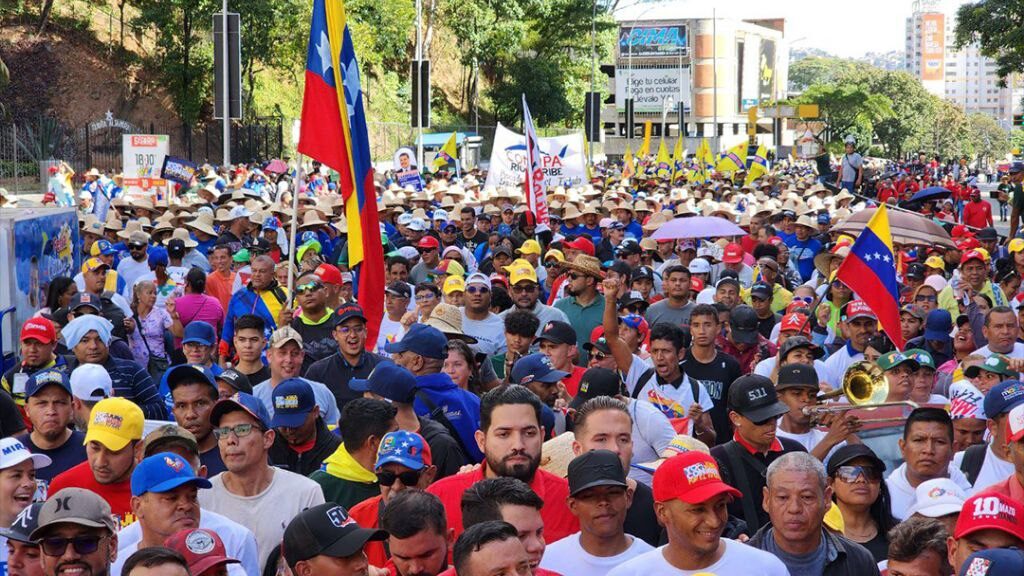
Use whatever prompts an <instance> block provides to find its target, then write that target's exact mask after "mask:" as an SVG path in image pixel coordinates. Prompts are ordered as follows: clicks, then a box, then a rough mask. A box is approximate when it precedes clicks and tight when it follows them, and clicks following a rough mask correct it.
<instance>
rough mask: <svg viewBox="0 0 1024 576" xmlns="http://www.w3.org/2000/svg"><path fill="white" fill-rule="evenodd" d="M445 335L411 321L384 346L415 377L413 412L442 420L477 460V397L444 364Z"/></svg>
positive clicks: (478, 455)
mask: <svg viewBox="0 0 1024 576" xmlns="http://www.w3.org/2000/svg"><path fill="white" fill-rule="evenodd" d="M447 345H448V338H446V337H445V335H444V333H443V332H441V331H440V330H438V329H437V328H434V327H432V326H427V325H426V324H413V325H412V326H410V327H409V330H408V331H407V332H406V333H405V336H403V337H402V339H401V340H399V341H397V342H389V343H388V344H387V345H386V346H385V347H384V350H385V351H386V352H387V353H388V354H391V359H392V360H394V362H395V364H398V365H399V366H401V367H403V368H405V369H406V370H408V371H410V372H412V374H413V376H415V377H416V388H417V392H416V401H415V402H414V407H415V410H416V413H417V414H419V415H421V416H429V417H430V418H432V419H434V420H436V421H438V422H439V423H441V424H442V425H443V426H444V427H445V428H447V429H448V431H449V432H452V434H453V436H457V437H458V439H459V441H460V443H461V445H462V448H463V451H464V452H465V453H466V456H467V457H468V458H469V460H470V462H479V461H480V460H481V459H482V458H483V456H484V454H483V452H481V451H480V448H479V447H478V446H477V442H476V437H475V433H476V430H477V428H479V427H480V398H478V397H477V396H476V395H474V394H473V393H471V392H469V391H468V390H463V389H462V388H459V387H458V386H457V385H456V384H455V382H453V381H452V379H451V377H450V376H448V374H445V373H444V372H442V371H441V368H443V367H444V359H445V355H446V354H445V350H446V348H447Z"/></svg>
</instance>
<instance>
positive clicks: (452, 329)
mask: <svg viewBox="0 0 1024 576" xmlns="http://www.w3.org/2000/svg"><path fill="white" fill-rule="evenodd" d="M423 323H424V324H426V325H427V326H433V327H434V328H437V329H438V330H440V331H441V332H443V333H444V335H445V336H447V337H448V339H449V340H451V339H452V338H455V339H457V340H462V341H464V342H466V343H467V344H476V342H477V339H476V338H474V337H472V336H468V335H466V334H465V333H464V332H463V330H462V312H461V311H459V308H458V307H456V306H452V305H451V304H446V303H444V302H442V303H440V304H438V305H437V306H435V307H434V310H433V311H432V312H431V313H430V317H429V318H427V319H426V320H424V321H423Z"/></svg>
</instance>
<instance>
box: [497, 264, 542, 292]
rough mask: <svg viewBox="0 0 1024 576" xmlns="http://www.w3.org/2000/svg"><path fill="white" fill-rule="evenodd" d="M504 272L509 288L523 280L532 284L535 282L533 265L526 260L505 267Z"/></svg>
mask: <svg viewBox="0 0 1024 576" xmlns="http://www.w3.org/2000/svg"><path fill="white" fill-rule="evenodd" d="M505 270H507V271H508V282H509V285H510V286H515V285H516V284H518V283H520V282H522V281H523V280H529V281H530V282H533V283H534V284H538V283H539V282H537V271H536V270H534V269H533V265H532V264H530V263H529V262H527V261H526V260H516V261H515V262H513V263H512V264H511V265H509V266H506V267H505Z"/></svg>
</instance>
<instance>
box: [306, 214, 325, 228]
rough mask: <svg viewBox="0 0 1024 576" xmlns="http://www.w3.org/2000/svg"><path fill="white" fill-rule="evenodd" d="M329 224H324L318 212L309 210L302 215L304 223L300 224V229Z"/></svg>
mask: <svg viewBox="0 0 1024 576" xmlns="http://www.w3.org/2000/svg"><path fill="white" fill-rule="evenodd" d="M327 224H328V222H324V221H323V220H321V219H320V213H319V212H318V211H316V210H308V211H307V212H306V213H305V214H303V215H302V223H301V224H299V228H309V227H312V226H326V225H327Z"/></svg>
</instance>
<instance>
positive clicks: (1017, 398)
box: [982, 380, 1024, 419]
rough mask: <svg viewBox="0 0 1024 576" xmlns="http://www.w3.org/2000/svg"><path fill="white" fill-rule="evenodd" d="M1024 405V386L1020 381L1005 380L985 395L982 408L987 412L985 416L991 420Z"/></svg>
mask: <svg viewBox="0 0 1024 576" xmlns="http://www.w3.org/2000/svg"><path fill="white" fill-rule="evenodd" d="M1022 403H1024V384H1022V383H1021V381H1020V380H1003V381H1002V382H1000V383H999V384H996V385H995V386H993V387H992V388H991V389H990V390H989V391H988V393H987V394H985V400H984V403H983V404H982V408H983V409H984V410H985V416H987V417H988V418H990V419H991V418H995V417H996V416H999V415H1000V414H1006V413H1008V412H1009V411H1010V410H1013V409H1014V408H1015V407H1017V406H1018V405H1020V404H1022Z"/></svg>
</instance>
